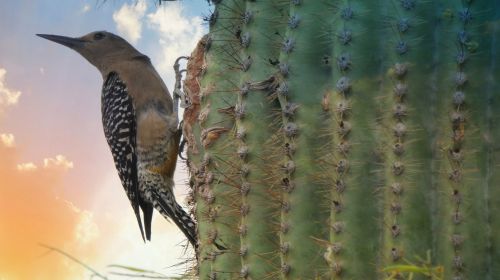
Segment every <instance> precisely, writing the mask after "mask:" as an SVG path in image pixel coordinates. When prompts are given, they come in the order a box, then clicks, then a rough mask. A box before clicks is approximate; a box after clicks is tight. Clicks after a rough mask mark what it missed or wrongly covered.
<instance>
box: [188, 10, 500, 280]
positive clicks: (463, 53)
mask: <svg viewBox="0 0 500 280" xmlns="http://www.w3.org/2000/svg"><path fill="white" fill-rule="evenodd" d="M212 2H213V3H214V11H213V14H212V15H211V16H210V17H208V18H207V21H208V23H209V25H210V33H209V34H208V35H207V36H206V37H205V38H204V39H203V40H202V41H201V42H200V44H199V46H198V48H197V49H196V50H195V52H194V53H193V55H192V57H193V58H192V59H191V61H190V63H189V67H188V77H187V80H186V83H185V86H186V91H187V93H188V96H189V98H190V101H191V106H190V107H189V108H188V109H187V110H186V112H185V117H184V119H185V121H184V134H185V136H186V139H187V140H188V166H189V170H190V172H191V187H192V190H193V192H192V197H193V201H194V207H193V210H194V213H195V216H196V218H197V220H198V233H199V242H200V249H199V252H198V266H197V267H198V272H199V277H200V279H238V278H245V279H386V278H390V279H405V278H406V277H413V278H412V279H440V278H438V277H441V276H442V277H443V279H453V280H459V279H492V280H493V279H499V277H500V276H499V275H500V185H499V184H500V144H499V141H500V126H499V124H498V123H499V122H500V108H497V107H498V105H499V104H500V83H499V82H498V80H499V79H500V70H499V69H500V67H499V66H498V64H499V63H500V58H499V56H498V54H499V52H500V45H499V44H498V40H499V35H500V2H499V1H497V0H436V1H425V0H380V1H371V0H370V1H369V0H328V1H326V0H290V1H285V0H266V1H263V0H255V1H249V0H248V1H244V0H219V1H212Z"/></svg>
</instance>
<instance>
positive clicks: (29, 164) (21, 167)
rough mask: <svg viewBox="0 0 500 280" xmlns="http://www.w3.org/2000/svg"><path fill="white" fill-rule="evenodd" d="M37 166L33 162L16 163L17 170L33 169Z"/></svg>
mask: <svg viewBox="0 0 500 280" xmlns="http://www.w3.org/2000/svg"><path fill="white" fill-rule="evenodd" d="M37 169H38V167H37V166H36V165H35V164H34V163H33V162H26V163H20V164H18V165H17V170H18V171H35V170H37Z"/></svg>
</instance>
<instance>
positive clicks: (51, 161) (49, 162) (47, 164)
mask: <svg viewBox="0 0 500 280" xmlns="http://www.w3.org/2000/svg"><path fill="white" fill-rule="evenodd" d="M43 167H44V168H58V167H60V168H62V169H70V168H73V162H72V161H69V160H67V159H66V157H65V156H63V155H57V156H55V157H54V158H44V159H43Z"/></svg>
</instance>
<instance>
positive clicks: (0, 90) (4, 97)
mask: <svg viewBox="0 0 500 280" xmlns="http://www.w3.org/2000/svg"><path fill="white" fill-rule="evenodd" d="M6 75H7V70H5V69H4V68H0V113H1V112H2V109H3V108H4V107H7V106H11V105H15V104H17V102H18V101H19V97H20V96H21V92H20V91H17V90H12V89H9V88H8V87H7V85H6V84H5V76H6Z"/></svg>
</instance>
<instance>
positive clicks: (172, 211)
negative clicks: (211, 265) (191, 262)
mask: <svg viewBox="0 0 500 280" xmlns="http://www.w3.org/2000/svg"><path fill="white" fill-rule="evenodd" d="M153 195H154V196H156V199H153V201H154V202H155V203H153V206H154V207H155V208H156V210H158V211H159V212H160V214H162V215H163V216H164V217H165V218H166V219H167V220H168V219H171V220H173V222H174V223H175V224H176V225H177V226H178V227H179V229H180V230H181V231H182V232H183V233H184V235H185V236H186V237H187V239H188V240H189V242H190V243H191V245H193V247H194V248H195V249H197V248H198V243H197V238H196V224H195V222H194V221H193V219H191V216H189V215H188V214H187V213H186V211H184V209H182V207H181V206H180V205H179V204H177V202H176V201H175V198H174V196H173V194H172V193H171V192H166V191H163V190H159V191H154V192H153Z"/></svg>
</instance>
